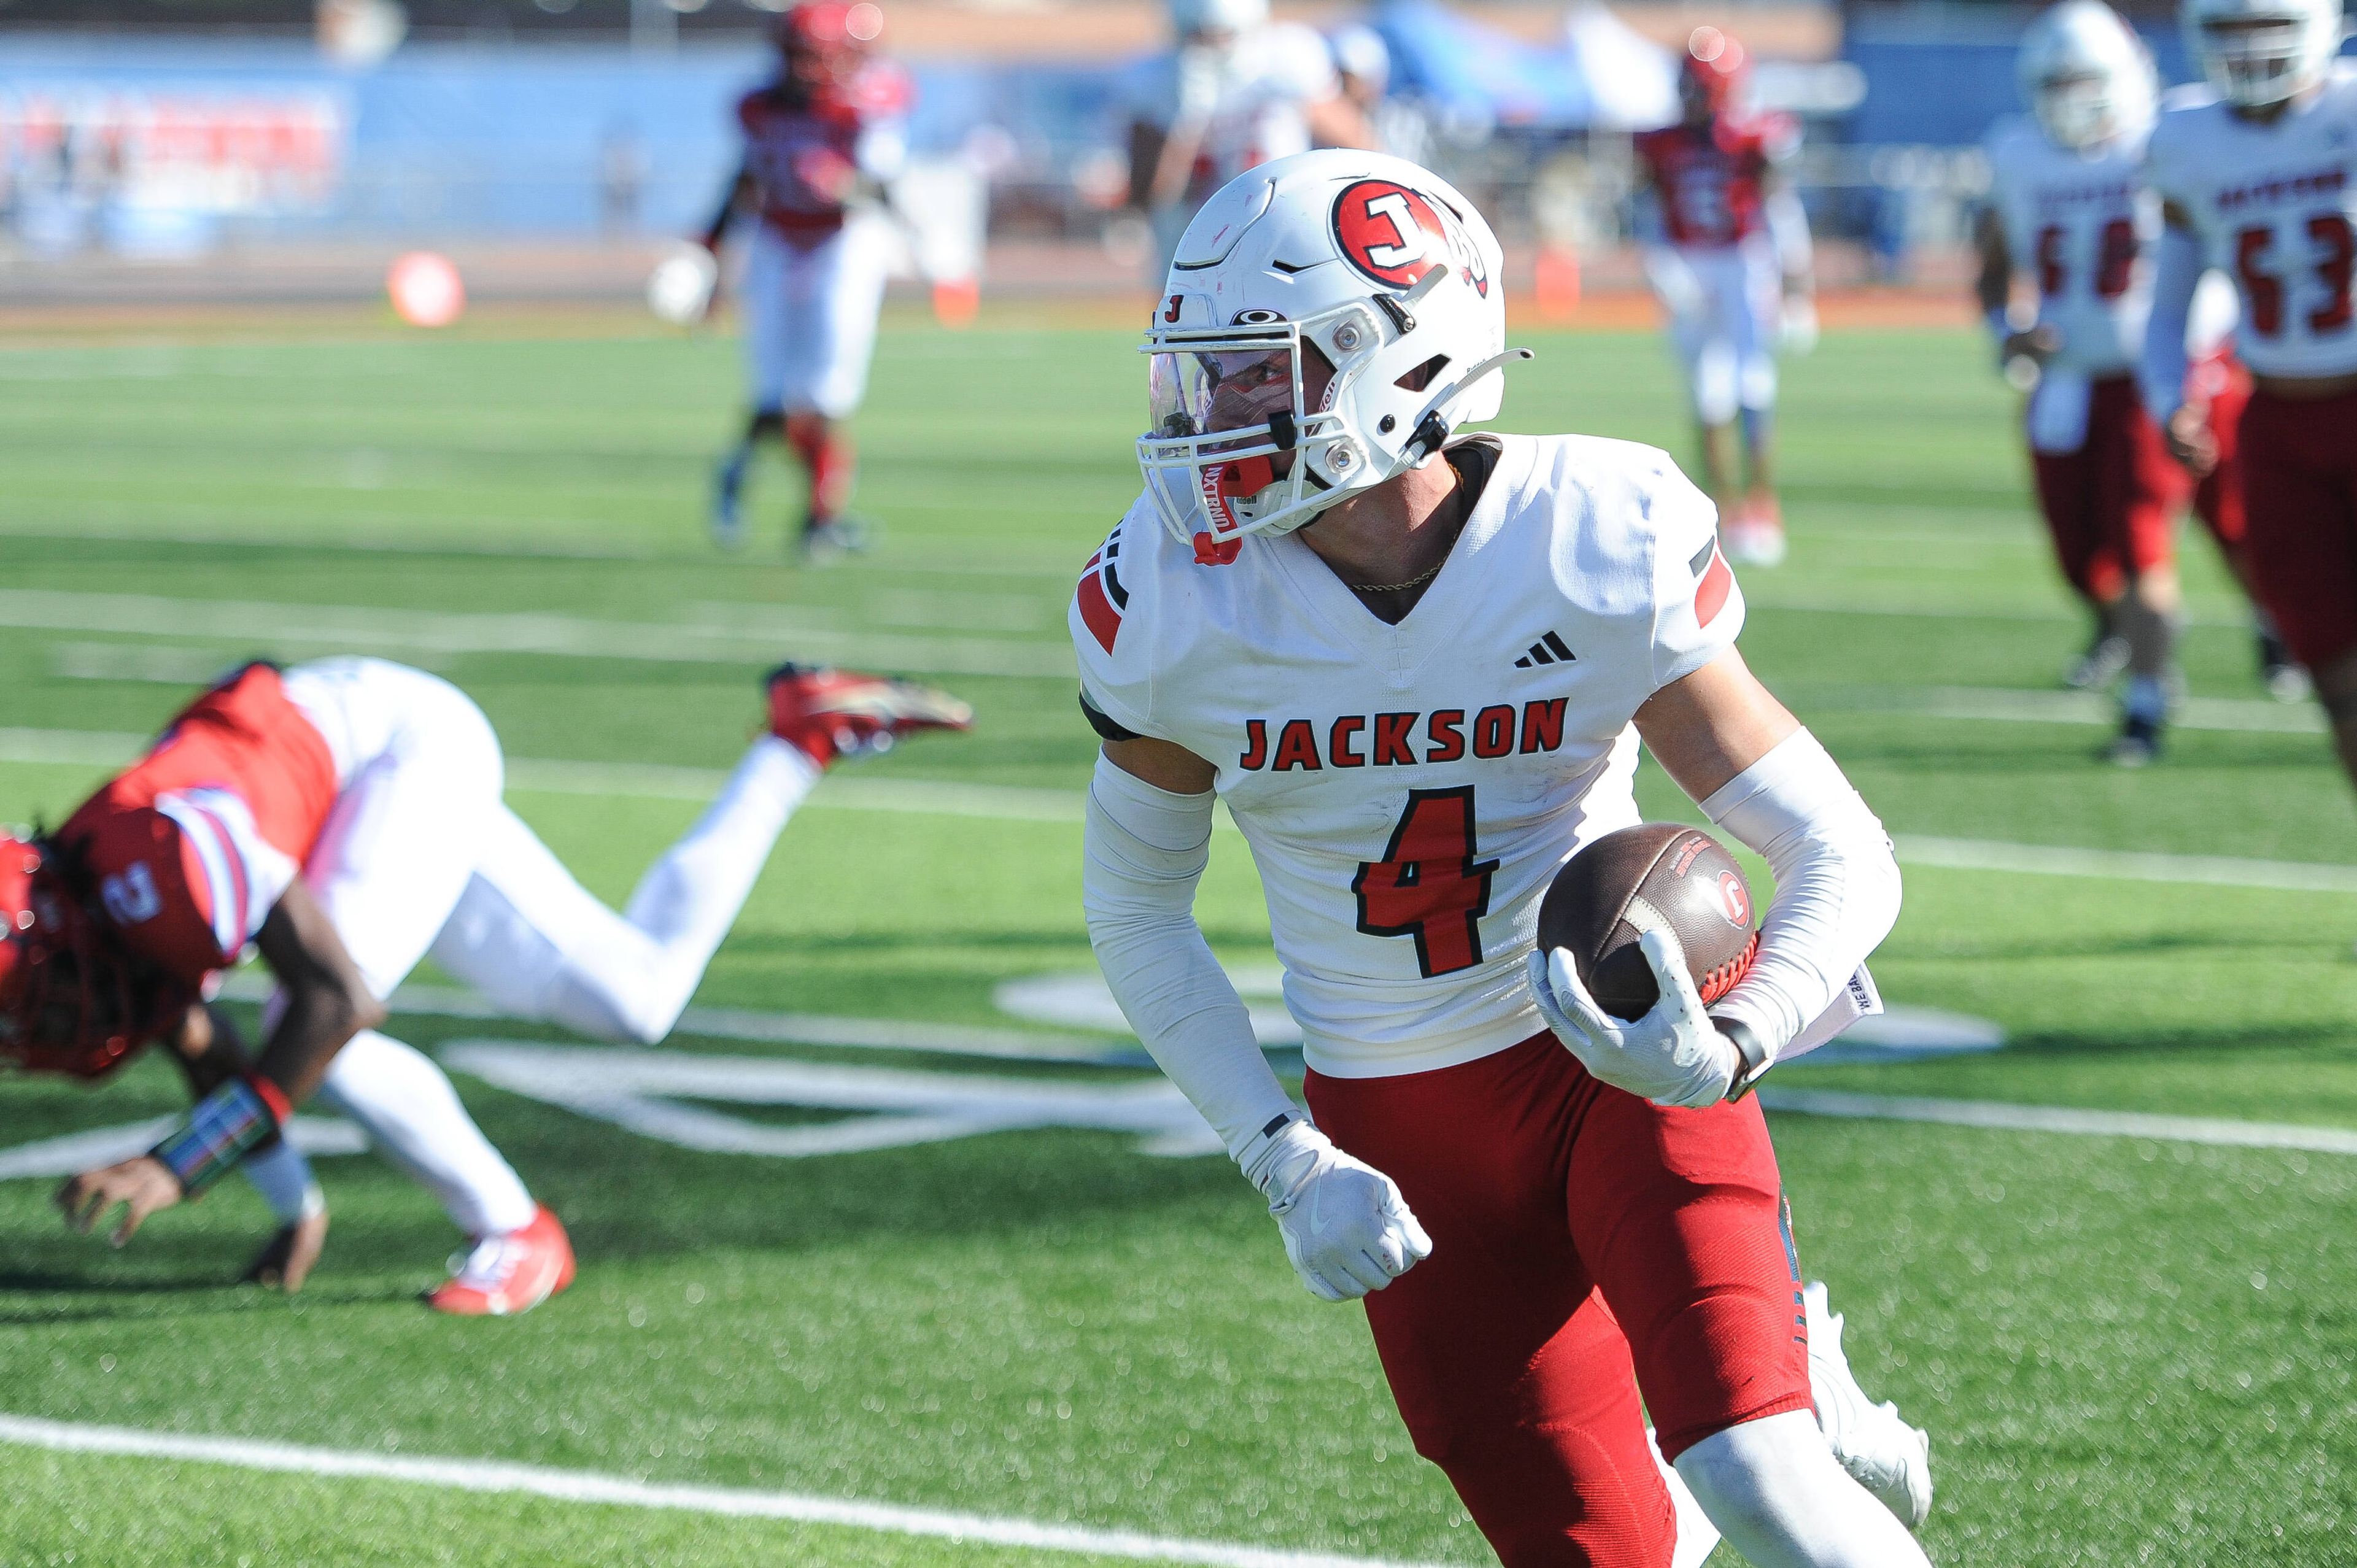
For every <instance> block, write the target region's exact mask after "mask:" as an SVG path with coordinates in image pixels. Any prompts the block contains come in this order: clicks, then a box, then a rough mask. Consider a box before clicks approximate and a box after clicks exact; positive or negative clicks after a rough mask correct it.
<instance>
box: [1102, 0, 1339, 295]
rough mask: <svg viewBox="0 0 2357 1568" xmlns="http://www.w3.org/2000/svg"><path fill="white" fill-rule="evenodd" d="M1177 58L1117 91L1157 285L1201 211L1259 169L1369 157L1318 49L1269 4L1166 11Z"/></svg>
mask: <svg viewBox="0 0 2357 1568" xmlns="http://www.w3.org/2000/svg"><path fill="white" fill-rule="evenodd" d="M1168 5H1169V10H1170V27H1171V31H1172V33H1173V34H1174V35H1175V36H1176V41H1175V43H1174V45H1173V47H1172V48H1169V49H1168V50H1166V51H1165V52H1163V53H1161V54H1157V55H1155V56H1153V57H1152V58H1150V59H1146V60H1143V61H1141V62H1139V64H1138V65H1137V66H1136V67H1135V69H1134V70H1132V71H1131V72H1130V73H1129V76H1128V78H1127V79H1126V81H1125V83H1124V97H1125V106H1126V109H1127V112H1128V115H1129V199H1130V205H1131V206H1133V207H1135V208H1136V209H1138V210H1140V211H1142V212H1144V213H1145V214H1146V220H1147V221H1149V222H1150V223H1151V224H1152V225H1153V228H1154V244H1155V267H1154V272H1153V274H1152V278H1153V281H1154V282H1155V283H1157V284H1159V283H1160V282H1161V281H1162V274H1163V273H1164V272H1165V271H1167V270H1168V267H1169V265H1170V254H1171V252H1172V249H1173V248H1174V247H1175V246H1176V245H1177V244H1178V242H1179V233H1180V232H1181V231H1183V230H1185V228H1186V227H1187V223H1188V220H1189V219H1191V218H1193V217H1194V215H1195V209H1196V208H1197V207H1199V206H1200V205H1201V204H1202V201H1203V199H1204V198H1205V197H1207V196H1209V195H1211V192H1213V191H1215V190H1217V189H1219V188H1220V187H1222V186H1223V185H1225V184H1226V183H1227V182H1228V181H1229V180H1231V179H1232V178H1234V177H1236V176H1237V175H1239V174H1242V173H1243V171H1244V170H1246V169H1248V168H1251V167H1253V166H1254V165H1256V164H1263V163H1266V162H1267V161H1268V160H1269V159H1271V158H1281V157H1285V156H1288V155H1290V154H1293V153H1299V152H1306V151H1308V149H1309V148H1311V147H1364V146H1371V145H1373V132H1372V130H1371V129H1370V128H1369V127H1368V124H1367V121H1366V116H1365V115H1363V114H1361V113H1360V111H1359V108H1358V106H1357V105H1356V104H1355V103H1353V102H1351V100H1350V99H1349V98H1348V97H1346V96H1344V94H1343V92H1342V82H1341V79H1340V77H1339V76H1338V75H1337V74H1336V73H1335V70H1334V60H1333V57H1332V55H1331V53H1330V52H1329V50H1328V48H1327V45H1326V40H1325V39H1324V38H1320V37H1318V34H1317V32H1316V31H1315V30H1313V29H1311V28H1309V27H1302V26H1299V25H1297V24H1295V23H1289V22H1271V21H1270V20H1269V19H1268V0H1168Z"/></svg>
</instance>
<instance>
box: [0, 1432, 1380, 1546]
mask: <svg viewBox="0 0 2357 1568" xmlns="http://www.w3.org/2000/svg"><path fill="white" fill-rule="evenodd" d="M0 1443H10V1444H18V1445H21V1446H24V1447H30V1448H46V1449H48V1450H50V1451H51V1452H53V1453H63V1454H106V1455H119V1456H123V1457H128V1458H139V1459H175V1460H182V1461H190V1462H194V1463H197V1464H203V1465H228V1466H235V1467H237V1468H239V1469H243V1470H267V1471H273V1472H275V1473H277V1474H281V1475H296V1476H323V1477H337V1478H339V1479H352V1480H368V1481H400V1482H405V1483H407V1484H409V1485H412V1486H425V1487H445V1488H447V1489H450V1490H453V1491H462V1492H489V1493H524V1494H528V1495H530V1496H533V1497H541V1498H553V1499H554V1500H556V1501H558V1502H568V1503H600V1504H605V1505H607V1506H609V1507H614V1508H637V1509H674V1510H677V1511H680V1512H683V1513H700V1514H717V1515H720V1516H723V1517H725V1518H729V1519H779V1520H794V1521H796V1522H799V1523H802V1524H820V1525H832V1526H835V1527H837V1528H840V1529H845V1530H872V1531H876V1532H877V1533H880V1534H887V1535H911V1536H924V1537H929V1538H931V1539H933V1540H937V1541H952V1542H958V1543H963V1542H966V1541H975V1542H979V1543H982V1544H985V1545H990V1546H1009V1547H1018V1548H1028V1549H1029V1550H1031V1551H1034V1552H1074V1553H1078V1554H1082V1555H1092V1556H1097V1557H1119V1558H1126V1559H1129V1560H1132V1561H1135V1562H1144V1563H1197V1564H1203V1565H1205V1568H1414V1565H1410V1564H1394V1563H1384V1562H1383V1561H1382V1560H1379V1559H1375V1558H1366V1557H1347V1556H1343V1555H1340V1554H1339V1553H1335V1552H1297V1551H1292V1550H1288V1549H1286V1548H1284V1547H1274V1546H1245V1545H1241V1544H1234V1543H1230V1542H1225V1541H1189V1540H1184V1539H1181V1538H1178V1537H1172V1536H1159V1535H1146V1534H1144V1533H1142V1532H1140V1531H1136V1530H1089V1529H1084V1528H1082V1527H1081V1526H1078V1525H1066V1524H1049V1523H1047V1522H1045V1521H1042V1520H1027V1519H1008V1518H1005V1517H1003V1516H998V1515H993V1514H973V1513H952V1512H950V1511H948V1510H947V1509H915V1508H899V1507H895V1506H894V1505H892V1504H890V1503H870V1502H855V1501H853V1500H851V1499H849V1498H820V1497H810V1496H806V1495H803V1494H802V1493H797V1492H764V1491H754V1490H752V1489H750V1488H748V1487H693V1486H679V1485H673V1484H667V1483H663V1482H660V1481H640V1480H633V1479H632V1478H630V1477H627V1476H608V1475H600V1474H598V1473H597V1472H595V1471H590V1470H560V1469H556V1468H554V1467H552V1466H543V1465H516V1464H508V1463H504V1462H501V1461H499V1460H491V1459H434V1458H425V1457H412V1456H409V1455H393V1454H376V1453H368V1452H363V1451H359V1450H354V1449H345V1448H313V1447H308V1446H305V1445H301V1444H292V1443H265V1442H261V1441H257V1440H255V1439H253V1438H246V1437H207V1436H200V1435H197V1434H189V1433H178V1432H143V1431H139V1430H136V1429H134V1428H130V1427H121V1426H92V1425H85V1424H83V1423H79V1422H64V1421H43V1420H40V1419H38V1418H37V1417H33V1416H23V1415H0Z"/></svg>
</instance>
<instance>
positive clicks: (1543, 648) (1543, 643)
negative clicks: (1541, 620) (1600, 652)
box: [1514, 632, 1579, 670]
mask: <svg viewBox="0 0 2357 1568" xmlns="http://www.w3.org/2000/svg"><path fill="white" fill-rule="evenodd" d="M1578 657H1579V655H1577V653H1574V652H1573V651H1572V650H1570V649H1568V648H1566V647H1565V646H1564V642H1563V639H1562V638H1560V637H1557V636H1556V635H1555V633H1554V632H1548V633H1547V634H1546V635H1545V636H1544V637H1543V638H1540V639H1538V640H1537V641H1536V642H1534V643H1532V644H1531V650H1530V651H1529V652H1528V653H1525V654H1523V656H1522V657H1521V658H1520V659H1517V660H1514V668H1515V669H1517V670H1535V669H1537V668H1538V667H1539V666H1540V665H1542V664H1568V663H1570V662H1571V661H1572V660H1575V659H1577V658H1578Z"/></svg>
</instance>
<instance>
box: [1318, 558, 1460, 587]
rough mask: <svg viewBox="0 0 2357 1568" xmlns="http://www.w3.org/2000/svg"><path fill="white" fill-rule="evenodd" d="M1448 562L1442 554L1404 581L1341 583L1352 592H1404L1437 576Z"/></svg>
mask: <svg viewBox="0 0 2357 1568" xmlns="http://www.w3.org/2000/svg"><path fill="white" fill-rule="evenodd" d="M1446 565H1448V556H1446V555H1443V556H1442V557H1441V558H1440V559H1439V560H1437V561H1435V562H1434V563H1433V564H1431V565H1429V566H1427V567H1426V568H1425V569H1424V570H1423V571H1421V572H1418V573H1417V574H1416V575H1415V576H1413V577H1410V578H1409V579H1408V580H1407V581H1406V582H1405V583H1347V584H1345V585H1344V586H1345V587H1348V588H1349V589H1350V590H1351V592H1352V593H1354V594H1404V593H1405V592H1407V591H1408V590H1409V589H1410V588H1421V587H1423V586H1424V585H1426V583H1429V582H1431V581H1432V580H1433V579H1434V578H1435V577H1437V576H1439V575H1440V569H1441V568H1442V567H1443V566H1446Z"/></svg>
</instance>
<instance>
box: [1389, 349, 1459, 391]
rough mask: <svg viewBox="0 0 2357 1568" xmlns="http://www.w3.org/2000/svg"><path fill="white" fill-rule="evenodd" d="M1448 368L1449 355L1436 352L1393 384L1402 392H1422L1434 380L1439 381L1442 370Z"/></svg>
mask: <svg viewBox="0 0 2357 1568" xmlns="http://www.w3.org/2000/svg"><path fill="white" fill-rule="evenodd" d="M1447 369H1448V355H1446V354H1435V355H1434V356H1433V357H1432V358H1431V359H1429V360H1426V361H1425V362H1424V363H1422V364H1421V365H1418V366H1417V367H1416V368H1415V369H1414V370H1412V371H1408V372H1407V373H1406V374H1405V375H1404V376H1402V377H1400V378H1399V380H1397V381H1394V382H1393V383H1392V385H1394V386H1395V387H1397V388H1399V389H1400V391H1402V392H1422V391H1423V390H1424V389H1425V388H1426V387H1428V386H1430V385H1431V384H1432V383H1433V382H1434V381H1438V380H1439V379H1440V372H1441V371H1445V370H1447Z"/></svg>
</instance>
